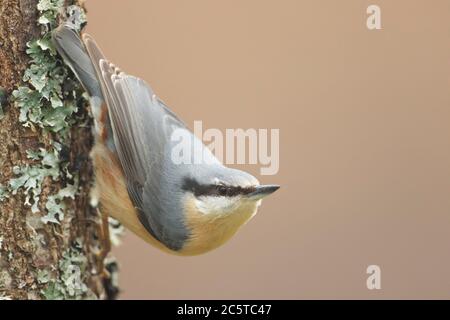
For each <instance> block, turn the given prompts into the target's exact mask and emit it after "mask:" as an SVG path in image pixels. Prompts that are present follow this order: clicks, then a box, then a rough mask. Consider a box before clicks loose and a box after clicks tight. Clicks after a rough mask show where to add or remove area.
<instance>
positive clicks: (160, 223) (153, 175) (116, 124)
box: [84, 37, 188, 250]
mask: <svg viewBox="0 0 450 320" xmlns="http://www.w3.org/2000/svg"><path fill="white" fill-rule="evenodd" d="M84 40H85V45H86V48H87V50H88V52H89V54H90V56H91V59H92V60H93V64H94V67H95V69H96V71H97V74H98V77H99V80H100V82H101V87H102V92H103V96H104V98H105V100H106V103H107V106H108V114H109V117H110V122H111V127H112V132H113V136H114V144H115V147H116V151H117V155H118V158H119V160H120V163H121V165H122V168H123V171H124V174H125V177H126V182H127V188H128V192H129V195H130V198H131V200H132V201H133V203H134V205H135V206H136V208H137V209H138V212H139V219H140V221H141V222H142V224H143V225H144V226H145V227H146V229H147V230H148V231H149V232H150V233H151V234H152V235H153V236H154V237H155V238H156V239H158V240H160V241H161V242H162V243H164V244H165V245H166V246H168V247H169V248H171V249H173V250H178V249H181V247H182V245H183V243H184V242H185V240H186V239H187V237H188V233H187V230H186V228H185V225H184V221H183V216H182V211H181V207H180V204H179V203H177V202H176V201H174V200H173V199H171V198H170V197H174V195H173V194H168V192H167V191H168V190H167V188H168V185H169V184H170V181H168V180H170V179H171V177H169V176H168V173H167V165H166V163H165V161H168V158H167V150H168V148H170V143H171V136H172V133H173V132H174V130H177V129H180V128H181V129H184V130H186V129H185V128H186V127H185V125H184V124H183V123H182V122H181V121H180V120H179V119H178V118H177V117H176V115H175V114H173V113H172V112H171V111H170V110H169V109H168V108H167V107H166V106H165V105H164V104H163V103H162V102H161V101H160V100H159V99H158V98H157V97H156V95H155V94H154V92H153V90H152V89H151V88H150V87H149V86H148V85H147V84H146V83H145V82H144V81H143V80H141V79H139V78H137V77H134V76H130V75H127V74H125V73H123V72H121V71H120V70H119V69H117V68H116V67H115V66H114V65H113V64H111V63H109V62H108V61H107V60H106V59H105V58H104V56H103V55H102V54H101V52H100V50H99V49H98V47H97V46H96V44H95V42H94V41H93V40H92V39H91V38H89V37H84ZM174 198H175V197H174Z"/></svg>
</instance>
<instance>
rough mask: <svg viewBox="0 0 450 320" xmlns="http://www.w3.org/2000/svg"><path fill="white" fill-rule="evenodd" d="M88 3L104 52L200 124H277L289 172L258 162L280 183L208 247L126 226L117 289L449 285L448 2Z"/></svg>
mask: <svg viewBox="0 0 450 320" xmlns="http://www.w3.org/2000/svg"><path fill="white" fill-rule="evenodd" d="M370 4H377V5H380V7H381V10H382V27H383V29H382V30H381V31H369V30H368V29H367V27H366V18H367V14H366V8H367V6H368V5H370ZM87 8H88V9H89V27H88V31H89V32H90V33H91V34H92V35H93V36H94V37H95V38H96V39H97V41H98V42H99V44H100V45H101V46H102V47H103V49H104V52H105V53H106V55H107V56H108V57H109V58H110V59H111V60H112V61H113V62H114V63H116V64H118V65H119V66H120V67H121V68H122V70H124V71H126V72H127V73H130V74H133V75H137V76H139V77H142V78H144V79H145V80H147V81H148V82H149V83H150V84H151V85H152V87H153V88H154V90H155V91H156V92H157V93H158V95H159V96H160V97H161V98H162V99H163V100H165V102H166V103H167V104H168V105H169V106H171V108H172V109H173V110H174V111H175V112H176V113H177V114H178V115H179V116H180V117H181V118H182V119H184V120H185V122H186V123H187V124H189V125H190V126H191V127H192V125H193V122H194V120H202V121H203V122H204V127H205V128H219V129H225V128H269V129H270V128H279V129H280V148H281V150H280V151H281V154H280V172H279V174H278V175H276V176H266V177H260V176H258V177H259V178H260V180H261V181H262V182H264V183H278V184H281V185H282V189H280V190H279V191H278V192H277V193H276V194H275V195H273V196H272V197H270V198H269V199H267V200H265V201H264V202H263V205H262V207H261V209H260V211H259V213H258V215H257V216H256V217H255V218H254V219H253V220H252V221H251V222H250V223H249V224H247V225H246V226H245V227H244V228H243V229H242V230H241V232H240V233H239V234H238V235H237V236H236V237H234V238H233V239H232V240H231V241H230V242H229V243H228V244H226V245H225V246H224V247H222V248H220V249H218V250H216V251H214V252H212V253H209V254H206V255H204V256H199V257H191V258H180V257H173V256H169V255H167V254H165V253H162V252H159V251H158V250H156V249H154V248H153V247H150V246H148V245H147V244H146V243H144V242H143V241H141V240H139V239H138V238H136V237H135V236H133V235H132V234H130V233H128V235H127V236H126V238H125V239H124V243H123V245H122V246H121V247H120V248H118V249H116V250H115V254H116V256H117V257H118V259H119V261H120V264H121V273H120V282H121V288H122V290H123V293H122V296H121V297H122V298H124V299H127V298H138V299H144V298H145V299H147V298H149V299H155V298H158V299H163V298H184V299H186V298H207V299H216V298H225V299H227V298H237V299H241V298H255V299H259V298H274V299H278V298H288V299H301V298H446V299H448V298H450V250H449V243H450V232H449V231H450V196H449V193H450V137H449V134H450V90H449V89H450V1H448V0H433V1H429V0H427V1H425V0H421V1H416V0H403V1H400V0H396V1H391V0H390V1H387V0H386V1H382V0H378V1H376V0H373V1H362V0H345V1H344V0H343V1H335V0H327V1H324V0H322V1H317V0H308V1H302V0H277V1H275V0H270V1H268V0H217V1H211V0H189V1H185V0H170V1H167V0H128V1H118V0H113V1H112V0H95V1H87ZM244 169H247V170H250V171H251V172H252V173H254V174H256V175H257V174H258V171H259V167H258V166H250V167H244ZM371 264H377V265H379V266H380V267H381V270H382V289H381V290H379V291H377V290H375V291H369V290H368V289H367V288H366V278H367V275H366V268H367V266H368V265H371Z"/></svg>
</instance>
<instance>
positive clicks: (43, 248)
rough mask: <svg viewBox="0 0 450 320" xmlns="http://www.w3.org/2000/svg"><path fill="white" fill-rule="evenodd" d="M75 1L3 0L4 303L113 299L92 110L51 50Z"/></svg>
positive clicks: (0, 157) (0, 231) (0, 225)
mask: <svg viewBox="0 0 450 320" xmlns="http://www.w3.org/2000/svg"><path fill="white" fill-rule="evenodd" d="M74 2H76V1H69V0H67V1H66V3H64V0H40V1H39V0H0V86H1V87H2V88H3V89H2V91H3V94H4V97H3V98H2V99H0V100H2V102H3V103H2V110H0V111H1V112H0V118H1V120H0V169H1V172H0V186H1V187H0V299H89V298H113V297H114V295H115V294H116V293H117V290H116V288H115V286H114V285H113V284H112V283H111V281H110V280H109V279H110V278H113V277H111V272H112V271H114V270H112V267H113V266H110V270H109V271H110V272H109V276H108V277H107V276H105V273H108V272H104V267H103V263H102V261H100V260H101V258H100V257H99V255H98V253H99V251H100V250H101V249H102V247H103V246H104V242H102V241H101V240H100V238H101V237H100V235H101V219H99V216H98V214H97V210H96V209H95V208H93V207H92V206H91V205H90V190H91V186H92V184H93V172H92V165H91V161H90V158H89V152H90V149H91V146H92V143H93V138H92V134H91V123H92V121H91V119H90V117H89V114H88V106H87V105H86V100H84V98H82V96H81V94H82V90H81V88H80V86H79V84H78V83H77V82H76V80H75V79H74V77H73V75H72V73H71V72H70V71H69V70H68V69H67V68H66V67H65V66H64V65H63V63H62V61H61V60H60V58H59V57H57V55H56V53H55V52H54V51H53V49H52V48H51V43H50V42H49V41H48V40H49V34H50V32H51V30H52V29H53V28H54V27H56V25H57V23H58V21H59V19H60V15H61V14H62V13H61V12H68V10H66V9H67V7H68V6H69V5H70V6H71V10H72V11H73V10H80V12H83V11H82V9H80V7H79V6H76V7H75V6H74V5H78V3H74ZM38 5H39V7H38ZM38 8H39V9H38ZM63 10H65V11H63ZM38 21H39V23H38ZM36 39H41V40H40V42H36V41H34V42H33V40H36ZM27 43H28V45H27ZM27 49H28V52H27ZM24 75H25V78H24Z"/></svg>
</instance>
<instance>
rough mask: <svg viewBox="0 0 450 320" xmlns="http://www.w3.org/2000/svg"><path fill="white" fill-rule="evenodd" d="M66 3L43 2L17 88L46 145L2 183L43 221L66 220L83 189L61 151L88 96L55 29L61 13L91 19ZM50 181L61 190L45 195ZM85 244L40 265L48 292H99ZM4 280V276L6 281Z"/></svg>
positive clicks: (78, 295) (23, 114)
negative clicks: (91, 283) (61, 51)
mask: <svg viewBox="0 0 450 320" xmlns="http://www.w3.org/2000/svg"><path fill="white" fill-rule="evenodd" d="M65 4H66V1H65V0H40V1H39V2H38V5H37V8H38V11H39V13H40V15H39V18H38V24H39V25H40V26H41V36H40V38H38V39H35V40H32V41H30V42H28V43H27V50H26V52H27V54H28V56H29V57H30V64H29V66H28V68H27V69H26V71H25V72H24V75H23V81H24V84H23V85H22V86H20V87H18V88H17V90H15V91H13V93H12V98H13V100H14V102H15V105H16V106H17V108H18V109H19V111H20V114H19V121H20V123H21V124H22V125H23V126H25V127H28V128H30V129H31V130H32V131H37V130H40V131H41V132H42V134H43V135H45V140H46V143H45V145H46V147H41V146H39V149H36V150H28V151H27V157H28V159H29V161H28V162H26V164H24V165H22V166H16V167H14V168H13V173H14V177H13V178H12V179H11V180H10V181H9V182H8V183H5V186H1V185H0V201H3V200H4V199H6V198H7V197H8V195H9V194H12V195H15V194H17V193H18V192H19V191H21V192H23V193H24V195H25V204H26V205H27V206H29V207H30V208H31V212H32V214H38V213H39V214H40V221H41V222H43V223H45V224H60V223H62V221H63V220H64V214H65V212H66V208H67V206H66V203H65V201H66V200H67V199H72V200H74V199H75V197H76V195H77V193H78V189H79V186H78V184H79V179H78V175H77V174H74V173H71V172H70V171H69V169H68V168H69V166H68V159H63V157H62V156H61V153H62V149H63V147H64V146H67V147H68V144H69V141H70V132H71V130H70V129H71V127H72V126H73V124H75V123H76V121H77V120H78V119H77V116H76V113H77V111H78V108H79V107H81V106H84V105H85V104H86V103H85V102H86V101H85V98H84V97H83V90H82V87H81V85H79V83H78V82H77V80H76V79H75V77H74V76H73V74H72V73H71V71H70V70H69V69H68V68H67V67H66V66H65V65H64V63H63V61H62V60H61V59H60V58H59V56H58V55H57V53H56V50H55V48H54V46H53V44H52V41H51V32H52V30H53V29H54V28H56V27H57V25H58V23H59V20H60V16H61V15H64V16H66V17H65V18H68V19H71V21H72V22H73V24H74V25H75V26H76V27H77V28H79V29H81V28H82V27H83V26H84V25H85V23H86V17H85V14H84V11H83V9H82V8H81V7H79V6H77V5H71V6H69V7H67V8H66V9H64V8H65ZM1 115H2V112H0V117H1ZM46 181H47V182H48V181H52V182H53V183H55V184H57V186H58V187H57V188H56V189H59V190H58V191H53V192H51V190H54V189H55V188H50V189H49V190H47V191H46V193H45V197H43V196H42V195H43V188H44V185H45V182H46ZM47 185H48V184H47ZM49 191H50V193H49ZM83 248H84V244H83V243H82V240H81V239H78V240H77V241H75V243H73V244H72V245H70V246H69V247H68V248H67V249H66V250H65V251H64V252H63V253H62V257H60V259H59V262H58V265H57V266H54V267H53V268H50V269H45V268H40V269H37V270H36V278H37V281H38V283H39V284H40V285H41V286H43V287H44V289H43V290H42V292H41V294H42V297H43V298H45V299H95V298H97V297H96V295H95V294H94V293H93V292H92V291H91V290H90V289H89V288H88V286H87V284H86V280H87V274H88V273H89V272H90V270H87V268H88V266H89V261H88V258H87V256H86V255H85V252H84V251H83ZM10 254H11V255H12V252H10ZM7 258H10V257H9V256H8V257H7ZM4 277H5V275H3V278H4ZM3 280H5V279H3ZM3 280H2V281H0V282H1V283H4V282H5V281H3ZM20 285H21V284H19V287H20ZM23 285H24V286H25V285H26V284H23Z"/></svg>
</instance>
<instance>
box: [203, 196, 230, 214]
mask: <svg viewBox="0 0 450 320" xmlns="http://www.w3.org/2000/svg"><path fill="white" fill-rule="evenodd" d="M235 200H236V199H234V198H229V197H202V198H199V199H195V205H196V206H197V209H198V211H200V212H201V213H203V214H211V213H219V214H223V213H227V212H229V211H232V210H233V209H234V208H235V204H236V201H235Z"/></svg>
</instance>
